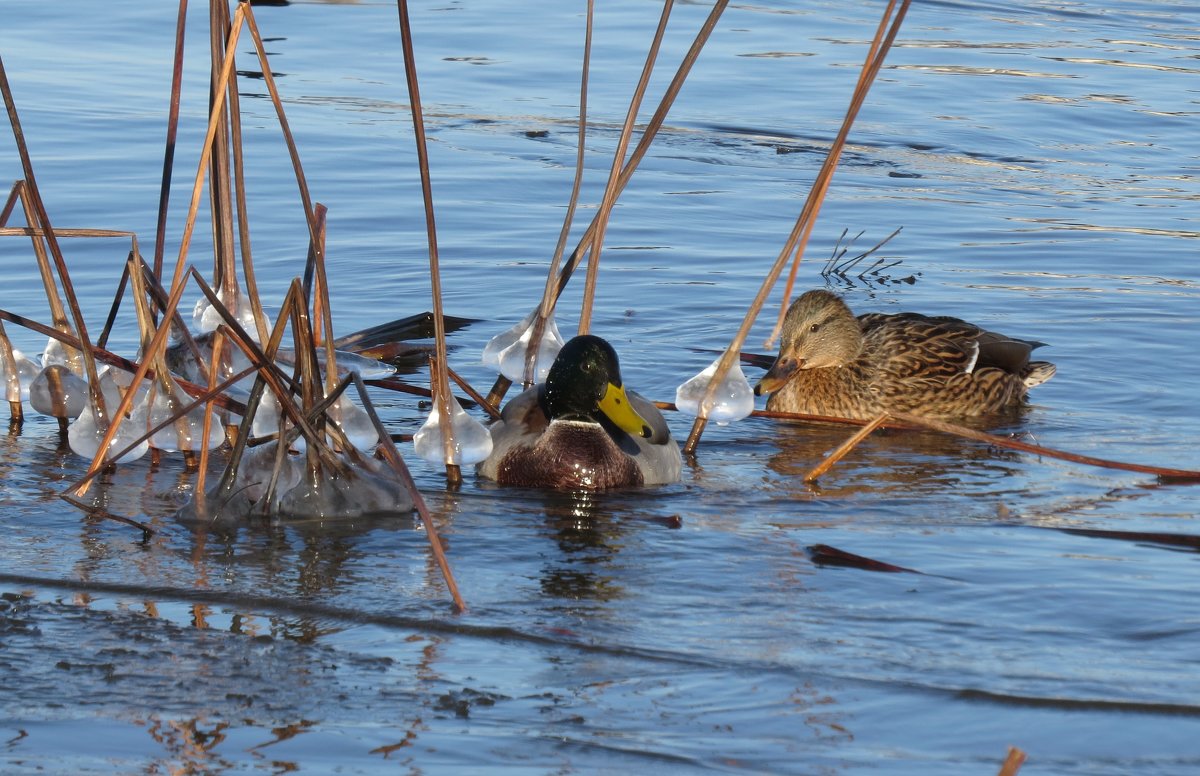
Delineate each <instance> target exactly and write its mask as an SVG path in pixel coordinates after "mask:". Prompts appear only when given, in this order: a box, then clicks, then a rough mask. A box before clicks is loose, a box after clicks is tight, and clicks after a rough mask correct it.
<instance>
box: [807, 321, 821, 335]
mask: <svg viewBox="0 0 1200 776" xmlns="http://www.w3.org/2000/svg"><path fill="white" fill-rule="evenodd" d="M808 330H809V331H810V332H812V333H813V334H816V333H817V332H818V331H820V330H821V324H819V323H814V324H813V325H812V326H809V327H808Z"/></svg>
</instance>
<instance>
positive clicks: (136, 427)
mask: <svg viewBox="0 0 1200 776" xmlns="http://www.w3.org/2000/svg"><path fill="white" fill-rule="evenodd" d="M113 406H114V407H115V406H116V405H113ZM144 413H145V410H144V408H142V409H140V410H139V411H135V412H134V413H133V414H132V415H131V416H130V417H128V418H126V419H125V422H124V423H122V424H121V427H120V428H119V429H118V430H117V435H116V436H115V437H113V439H112V441H111V442H110V443H109V445H108V452H107V453H106V455H109V456H111V455H114V454H116V453H118V452H120V451H121V450H124V449H125V448H126V447H129V443H130V442H132V441H133V440H134V439H135V438H137V437H139V436H141V435H142V434H144V433H146V416H145V414H144ZM106 430H107V429H104V428H101V427H100V425H99V424H98V423H97V422H96V418H95V416H94V415H93V414H92V407H91V405H88V406H87V407H84V408H83V412H81V413H79V417H77V418H75V420H74V421H73V422H72V423H71V425H70V426H67V443H68V444H69V445H70V446H71V450H72V451H73V452H74V453H75V454H76V455H78V456H80V457H82V458H86V459H88V460H93V459H95V457H96V453H97V452H98V451H99V450H100V442H101V441H102V439H103V437H104V432H105V431H106ZM149 449H150V443H149V442H147V441H146V440H144V439H143V440H142V441H141V442H140V443H139V444H138V445H137V446H136V447H134V448H133V449H132V450H130V451H129V452H127V453H125V454H124V455H122V456H121V457H120V458H117V459H116V460H115V461H113V463H130V462H132V461H136V460H137V459H139V458H141V457H142V456H143V455H145V454H146V451H147V450H149Z"/></svg>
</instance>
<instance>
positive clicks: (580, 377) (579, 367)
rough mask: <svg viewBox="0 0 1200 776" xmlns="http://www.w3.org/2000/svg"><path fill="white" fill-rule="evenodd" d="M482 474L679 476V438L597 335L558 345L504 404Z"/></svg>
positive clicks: (509, 477) (657, 479)
mask: <svg viewBox="0 0 1200 776" xmlns="http://www.w3.org/2000/svg"><path fill="white" fill-rule="evenodd" d="M491 432H492V453H491V455H489V456H488V457H487V460H485V461H483V463H481V464H479V467H478V472H479V474H480V475H481V476H483V477H487V478H488V479H492V480H496V481H497V482H499V483H502V484H505V485H522V486H526V487H549V488H563V489H570V490H599V489H601V488H618V487H622V486H626V485H657V484H660V483H664V482H675V481H676V480H678V479H679V473H680V470H681V469H682V465H683V462H682V459H681V456H680V454H679V445H677V444H676V443H675V440H673V439H672V438H671V431H670V429H668V428H667V422H666V420H665V419H664V418H663V416H662V413H661V412H659V411H658V408H656V407H655V406H654V405H653V404H651V403H650V402H649V401H647V400H646V399H644V398H642V397H641V396H639V395H638V394H636V393H634V392H633V391H626V390H625V388H624V387H623V386H622V383H621V369H620V366H619V365H618V363H617V353H616V351H615V350H613V348H612V346H611V345H609V344H608V343H607V342H605V341H604V340H602V339H600V338H599V337H593V336H591V335H581V336H578V337H575V338H574V339H572V340H570V341H569V342H567V344H565V345H563V348H562V350H561V351H559V353H558V357H557V358H556V359H555V360H554V364H553V365H552V366H551V367H550V371H549V373H548V374H547V375H546V382H545V383H543V384H542V385H537V386H534V387H533V388H530V389H529V390H527V391H525V392H524V393H522V394H521V395H520V396H517V397H516V398H514V399H513V400H512V401H510V402H509V403H508V404H506V405H505V406H504V409H503V410H502V411H501V413H500V420H498V421H497V422H496V423H495V424H494V425H493V426H492V427H491Z"/></svg>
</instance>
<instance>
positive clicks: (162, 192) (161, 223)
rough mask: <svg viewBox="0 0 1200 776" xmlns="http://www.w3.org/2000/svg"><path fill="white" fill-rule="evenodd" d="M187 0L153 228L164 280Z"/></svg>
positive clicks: (179, 26) (180, 19)
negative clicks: (164, 256)
mask: <svg viewBox="0 0 1200 776" xmlns="http://www.w3.org/2000/svg"><path fill="white" fill-rule="evenodd" d="M187 5H188V0H179V11H178V12H177V13H176V15H175V53H174V55H173V57H172V64H171V99H170V103H169V108H168V110H167V139H166V143H165V144H164V147H163V170H162V183H161V184H160V185H159V190H158V221H157V222H156V224H155V229H154V258H153V272H154V277H155V278H156V279H157V280H158V281H159V282H160V283H161V282H162V265H163V254H164V253H165V250H166V244H167V204H168V203H169V202H170V200H171V175H172V173H173V172H174V169H175V138H176V137H177V136H178V134H179V101H180V94H182V92H183V39H184V32H185V30H186V29H187Z"/></svg>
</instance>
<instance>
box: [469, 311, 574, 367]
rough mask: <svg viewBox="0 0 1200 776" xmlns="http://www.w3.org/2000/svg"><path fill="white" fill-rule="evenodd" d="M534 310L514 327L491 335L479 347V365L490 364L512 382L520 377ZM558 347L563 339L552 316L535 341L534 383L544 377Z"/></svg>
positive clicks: (530, 333) (531, 330) (531, 334)
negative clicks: (480, 357) (537, 341)
mask: <svg viewBox="0 0 1200 776" xmlns="http://www.w3.org/2000/svg"><path fill="white" fill-rule="evenodd" d="M537 313H538V311H537V310H534V311H533V312H531V313H530V314H529V315H526V316H525V317H524V318H522V319H521V321H520V323H518V324H517V325H516V326H513V327H512V328H511V329H507V330H506V331H502V332H500V333H499V334H497V335H496V336H495V337H492V339H491V341H489V342H488V344H487V345H486V346H485V347H484V349H483V365H484V366H490V367H492V368H493V369H495V370H496V371H497V372H499V373H500V374H502V375H504V376H505V377H507V378H508V379H509V380H512V381H513V382H515V383H519V382H521V381H522V380H524V379H525V354H526V352H527V351H528V350H529V340H530V339H532V338H533V321H534V317H535V316H536V315H537ZM562 346H563V338H562V334H560V333H559V331H558V324H557V323H555V322H554V318H553V317H551V318H548V319H547V320H546V327H545V329H544V331H543V333H542V341H541V342H540V343H538V350H537V360H536V361H535V363H534V375H533V379H534V382H541V381H542V380H545V379H546V374H547V373H548V372H549V371H550V365H551V364H553V363H554V358H555V356H557V355H558V351H560V350H562Z"/></svg>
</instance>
